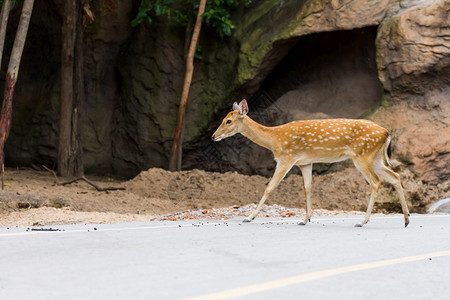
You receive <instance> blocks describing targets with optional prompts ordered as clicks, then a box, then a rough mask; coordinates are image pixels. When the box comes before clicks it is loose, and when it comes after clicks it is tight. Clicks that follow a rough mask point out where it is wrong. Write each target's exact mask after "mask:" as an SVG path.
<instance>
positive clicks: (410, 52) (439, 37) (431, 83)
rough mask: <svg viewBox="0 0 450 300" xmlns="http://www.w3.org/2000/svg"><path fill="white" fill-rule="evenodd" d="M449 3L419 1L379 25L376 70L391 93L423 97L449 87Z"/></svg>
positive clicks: (444, 1)
mask: <svg viewBox="0 0 450 300" xmlns="http://www.w3.org/2000/svg"><path fill="white" fill-rule="evenodd" d="M449 10H450V2H448V1H446V0H441V1H421V2H419V4H418V5H416V6H413V7H410V8H408V9H406V10H403V11H400V12H399V13H397V14H396V15H394V16H392V17H390V18H388V19H387V20H385V21H384V22H382V23H381V25H380V27H379V30H378V37H377V51H378V57H377V61H378V69H379V74H380V80H381V83H382V84H383V87H384V88H385V89H386V90H387V91H389V92H391V93H394V94H404V93H405V92H406V93H409V94H419V95H422V94H424V93H425V92H428V91H430V90H432V89H436V88H445V87H448V86H449V84H450V76H448V74H449V71H450V38H448V37H449V36H450V27H449V24H450V14H449Z"/></svg>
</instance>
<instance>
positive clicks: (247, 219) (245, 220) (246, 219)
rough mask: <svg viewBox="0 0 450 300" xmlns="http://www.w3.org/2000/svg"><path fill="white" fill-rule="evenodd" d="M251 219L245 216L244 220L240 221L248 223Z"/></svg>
mask: <svg viewBox="0 0 450 300" xmlns="http://www.w3.org/2000/svg"><path fill="white" fill-rule="evenodd" d="M251 221H252V220H251V219H249V218H245V219H244V221H242V222H243V223H250V222H251Z"/></svg>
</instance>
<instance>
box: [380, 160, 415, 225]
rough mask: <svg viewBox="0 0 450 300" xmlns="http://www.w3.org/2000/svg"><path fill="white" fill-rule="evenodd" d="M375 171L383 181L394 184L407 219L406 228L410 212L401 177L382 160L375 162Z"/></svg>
mask: <svg viewBox="0 0 450 300" xmlns="http://www.w3.org/2000/svg"><path fill="white" fill-rule="evenodd" d="M375 171H376V172H377V174H378V175H379V176H380V177H381V179H382V180H384V181H386V182H389V183H390V184H392V185H393V186H394V188H395V190H396V191H397V194H398V198H399V200H400V204H401V206H402V212H403V216H404V219H405V227H407V226H408V224H409V210H408V205H407V204H406V200H405V195H404V193H403V187H402V183H401V181H400V176H399V175H398V174H397V173H396V172H394V171H393V170H391V169H390V168H388V167H387V166H386V165H385V164H384V163H383V162H382V161H381V160H379V161H376V162H375Z"/></svg>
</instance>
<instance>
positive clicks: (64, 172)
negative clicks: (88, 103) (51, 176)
mask: <svg viewBox="0 0 450 300" xmlns="http://www.w3.org/2000/svg"><path fill="white" fill-rule="evenodd" d="M77 3H78V1H77V0H67V1H65V4H64V14H63V24H62V28H61V32H62V49H61V101H60V105H61V107H60V116H59V117H60V119H59V143H58V174H59V175H60V176H62V177H72V176H81V175H83V174H82V173H83V168H82V164H81V161H80V159H79V158H81V154H80V145H79V142H78V141H79V135H78V109H77V107H76V106H74V95H75V84H74V70H75V41H76V36H77V18H78V15H79V14H78V9H77ZM80 43H81V41H80ZM77 52H79V51H77ZM77 69H79V66H77ZM77 77H78V76H77ZM77 86H78V85H77Z"/></svg>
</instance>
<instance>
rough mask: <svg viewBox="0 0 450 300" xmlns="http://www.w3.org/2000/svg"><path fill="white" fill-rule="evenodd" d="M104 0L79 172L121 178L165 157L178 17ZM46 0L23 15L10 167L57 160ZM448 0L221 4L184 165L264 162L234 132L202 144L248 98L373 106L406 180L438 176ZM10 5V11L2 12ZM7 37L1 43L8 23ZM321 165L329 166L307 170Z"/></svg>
mask: <svg viewBox="0 0 450 300" xmlns="http://www.w3.org/2000/svg"><path fill="white" fill-rule="evenodd" d="M109 2H110V1H106V2H105V3H103V2H101V1H98V2H92V3H91V8H92V10H93V12H94V14H95V20H94V23H93V24H91V25H89V26H87V27H86V30H85V32H84V35H85V37H84V51H85V56H84V60H85V84H86V97H85V100H84V101H83V103H81V108H80V112H81V116H80V118H81V123H82V132H81V138H82V144H83V150H84V164H85V168H86V171H87V172H98V173H112V174H118V175H121V176H124V177H132V176H135V175H136V174H138V173H139V172H140V171H141V170H146V169H148V168H150V167H166V166H167V163H168V155H169V152H170V147H171V142H172V136H173V132H174V127H175V120H176V114H177V111H178V103H179V96H180V87H181V84H182V81H183V76H184V60H183V55H184V54H183V51H184V41H185V37H184V34H185V30H184V28H182V27H178V26H177V25H175V24H174V23H172V22H169V21H167V19H166V18H155V20H154V23H153V24H152V25H148V24H142V25H140V26H138V27H137V28H132V27H131V26H130V21H131V19H132V18H133V17H134V14H135V11H136V5H137V4H135V3H134V2H133V1H128V2H126V1H119V2H117V1H116V2H117V3H116V6H115V7H111V6H109V5H108V3H109ZM53 3H59V5H61V3H62V1H60V0H58V1H56V0H54V1H38V2H37V3H36V6H35V12H34V17H33V19H32V21H31V22H32V24H31V26H30V32H29V36H28V40H27V44H26V47H25V50H24V57H23V62H22V64H21V71H20V76H19V82H18V87H19V86H20V88H18V89H16V90H17V94H16V95H15V100H14V101H15V102H14V116H13V126H12V131H11V134H10V138H9V140H8V142H7V144H6V149H5V150H6V162H7V163H8V164H9V165H11V166H17V165H30V164H32V163H35V164H47V165H49V166H50V165H54V164H55V162H56V152H57V151H56V145H57V133H58V117H57V116H58V112H59V104H58V103H59V93H60V91H59V89H60V88H59V81H60V80H59V77H60V74H59V72H60V71H59V69H60V63H59V58H60V50H59V49H60V48H61V41H60V38H61V37H60V30H59V29H60V25H61V23H60V22H61V18H60V15H59V14H60V13H61V12H58V9H57V7H54V6H53ZM449 6H450V3H449V2H448V1H444V0H433V1H432V0H409V1H404V0H360V1H353V0H326V1H325V0H306V1H298V0H286V1H278V0H268V1H254V2H253V4H252V5H251V6H250V7H249V8H246V9H240V10H239V11H236V12H234V13H233V16H234V20H233V21H234V23H235V25H236V30H235V32H234V33H233V35H232V36H231V37H226V38H224V39H221V38H219V37H217V36H216V35H215V34H213V33H212V31H210V30H209V29H205V30H202V37H201V39H200V46H201V49H202V50H201V51H202V56H203V58H202V60H196V61H195V71H194V78H193V81H192V87H191V91H190V97H189V102H188V107H187V114H186V127H185V131H184V133H185V136H184V144H183V149H184V163H183V167H184V168H204V169H208V170H214V171H221V172H225V171H230V170H238V171H239V172H241V173H246V174H255V173H257V174H262V175H266V176H269V175H271V173H272V171H273V168H274V162H273V159H272V155H271V154H270V153H269V152H268V151H266V150H265V149H262V148H260V147H258V146H254V145H252V143H251V142H249V141H246V140H245V139H243V138H239V137H233V138H231V139H229V140H226V141H222V142H221V143H215V144H212V142H211V141H210V138H209V137H210V135H211V133H212V131H213V130H214V129H215V127H217V125H218V123H219V122H220V121H221V119H222V118H223V117H224V115H225V114H226V113H227V112H228V111H229V108H230V105H231V103H232V102H233V101H234V100H241V99H242V98H244V97H248V100H249V103H250V114H251V116H255V117H257V118H259V119H257V120H259V121H261V122H264V123H265V124H267V125H275V124H277V123H278V124H279V123H281V122H285V121H290V120H291V119H306V118H328V117H365V118H371V119H374V120H375V121H377V122H378V123H380V124H381V125H383V126H384V127H386V128H388V129H390V131H391V135H392V138H393V143H392V146H393V150H394V157H395V158H396V159H398V160H399V161H401V162H402V163H403V164H405V165H407V166H408V167H409V168H410V169H411V170H412V171H413V172H414V174H415V176H417V178H418V180H421V181H423V182H424V183H426V184H434V185H436V184H440V183H442V182H446V180H448V178H449V177H450V166H449V163H448V162H449V161H450V136H449V135H448V134H444V133H446V132H449V131H450V128H449V127H450V101H448V95H449V94H450V89H449V86H450V85H449V83H450V76H449V74H450V62H449V61H450V44H449V43H450V39H449V36H450V32H449V31H450V29H449V26H448V24H449V23H450V20H449V13H448V12H449ZM60 7H61V6H59V8H60ZM18 17H19V13H17V12H14V11H13V12H12V16H11V21H10V22H11V23H12V22H13V21H14V20H17V19H18ZM33 20H34V21H33ZM267 24H270V25H271V26H267ZM10 27H11V26H10ZM6 40H7V43H9V45H6V47H5V49H8V48H10V47H11V45H10V44H11V43H12V42H11V41H12V40H13V31H12V30H11V29H10V30H9V33H8V37H7V39H6ZM6 56H7V54H6V53H5V57H6ZM328 170H335V169H332V168H329V167H328V166H325V167H323V169H320V170H317V171H319V172H324V171H328Z"/></svg>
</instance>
